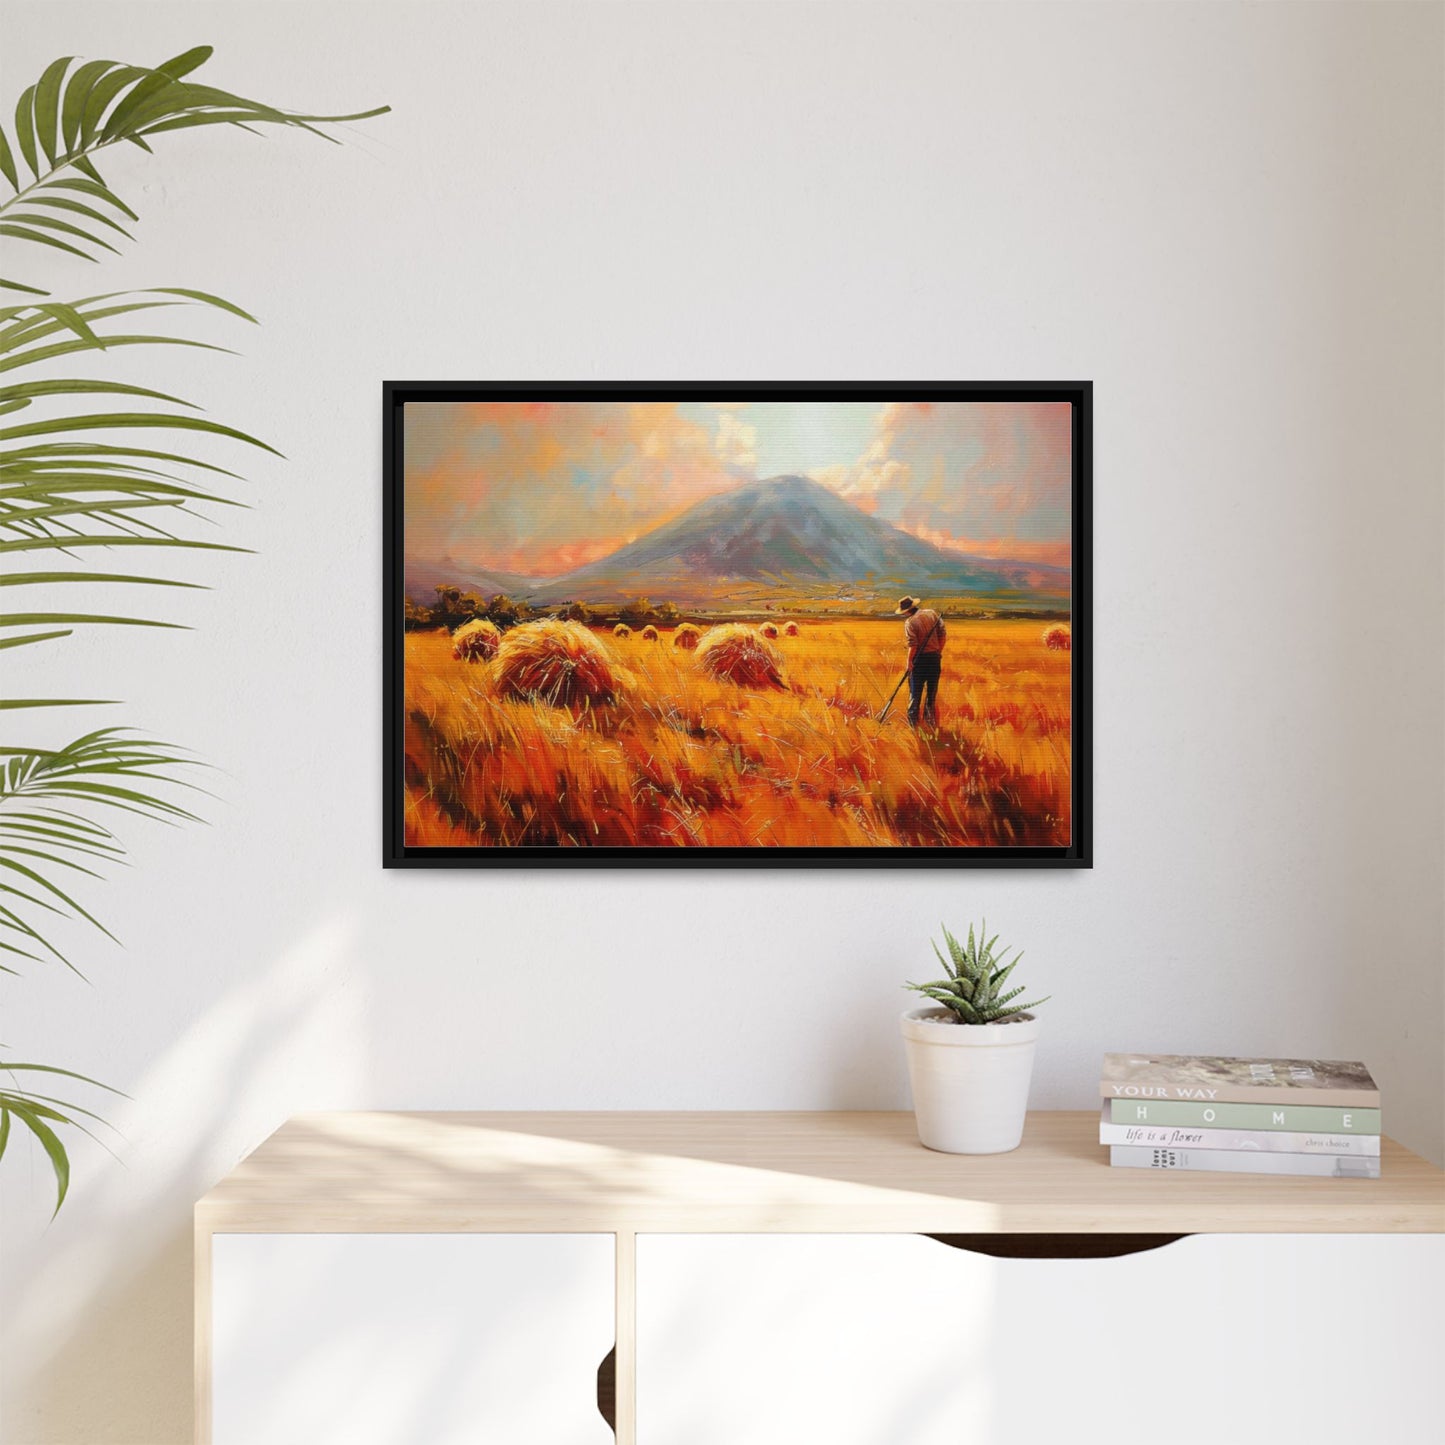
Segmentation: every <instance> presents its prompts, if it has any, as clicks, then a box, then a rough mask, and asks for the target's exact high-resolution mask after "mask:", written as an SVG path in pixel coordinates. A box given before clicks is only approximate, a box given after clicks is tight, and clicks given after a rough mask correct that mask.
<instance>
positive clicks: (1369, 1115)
mask: <svg viewBox="0 0 1445 1445" xmlns="http://www.w3.org/2000/svg"><path fill="white" fill-rule="evenodd" d="M1099 1092H1100V1094H1102V1095H1103V1098H1104V1108H1103V1112H1102V1114H1101V1115H1100V1119H1099V1142H1100V1143H1101V1144H1107V1145H1108V1146H1109V1162H1110V1164H1115V1165H1119V1166H1121V1167H1123V1168H1126V1169H1210V1170H1217V1171H1221V1172H1223V1173H1235V1174H1316V1175H1324V1176H1327V1177H1330V1178H1335V1179H1378V1178H1379V1177H1380V1091H1379V1090H1378V1089H1377V1088H1376V1087H1375V1081H1374V1080H1373V1079H1372V1078H1371V1077H1370V1071H1369V1070H1368V1069H1367V1068H1366V1067H1365V1066H1364V1065H1363V1064H1351V1063H1341V1062H1338V1061H1336V1060H1332V1059H1219V1058H1210V1057H1200V1056H1196V1055H1192V1054H1155V1055H1150V1056H1144V1055H1139V1054H1105V1055H1104V1075H1103V1078H1102V1080H1101V1081H1100V1084H1099Z"/></svg>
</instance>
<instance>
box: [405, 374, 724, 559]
mask: <svg viewBox="0 0 1445 1445" xmlns="http://www.w3.org/2000/svg"><path fill="white" fill-rule="evenodd" d="M405 425H406V463H407V464H406V476H405V494H406V519H407V525H406V552H407V559H408V561H419V562H438V561H443V560H444V561H447V562H451V563H454V564H457V565H458V566H467V567H471V568H473V569H475V570H478V571H483V572H514V573H519V574H521V575H523V576H528V577H545V576H556V575H559V574H561V573H563V572H568V571H571V570H572V569H573V568H574V567H579V566H581V565H583V564H584V563H586V562H590V561H593V560H594V559H596V558H598V557H602V556H605V555H607V553H609V552H611V551H613V550H615V549H616V548H617V547H619V546H622V545H623V544H625V543H626V542H628V541H631V540H632V539H633V538H634V537H636V536H639V535H640V534H641V533H643V532H645V531H647V530H649V529H650V528H652V527H655V526H657V525H658V524H660V523H661V522H664V521H666V520H667V519H668V518H669V517H671V516H674V515H676V514H677V513H678V512H681V511H683V510H684V509H685V508H687V507H689V506H691V505H692V504H693V503H694V502H697V501H700V500H701V499H702V498H704V497H707V496H711V495H712V494H713V493H715V492H719V491H723V490H725V489H726V488H728V487H731V486H735V485H737V483H738V481H739V480H742V479H744V478H745V477H746V476H747V475H748V473H747V471H746V465H747V463H748V461H749V460H750V438H749V436H748V435H747V433H748V431H749V430H750V429H748V428H742V427H739V428H736V429H734V430H733V431H731V432H729V433H728V435H727V444H726V445H723V443H722V436H721V435H719V436H717V437H715V436H714V433H713V432H712V430H711V429H709V428H708V427H705V426H702V425H700V424H698V423H697V422H694V421H689V420H688V419H686V418H685V417H683V416H681V415H679V413H678V409H677V406H676V404H675V403H673V402H637V403H616V402H438V403H411V404H408V406H407V408H406V417H405Z"/></svg>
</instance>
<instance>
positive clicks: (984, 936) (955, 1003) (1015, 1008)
mask: <svg viewBox="0 0 1445 1445" xmlns="http://www.w3.org/2000/svg"><path fill="white" fill-rule="evenodd" d="M943 941H944V942H945V943H946V944H947V945H948V956H947V957H946V958H945V957H944V955H943V954H942V953H941V952H940V951H939V947H938V945H937V944H936V943H935V944H934V945H933V951H934V953H936V954H938V961H939V963H941V964H942V965H943V968H944V972H945V973H946V974H947V977H946V978H940V979H936V980H935V981H934V982H933V983H910V984H905V985H904V987H905V988H911V989H913V990H914V991H915V992H916V993H921V994H924V995H926V996H927V997H928V998H931V999H932V1000H933V1001H934V1002H935V1003H941V1004H942V1005H943V1006H944V1008H946V1009H949V1010H951V1011H952V1013H953V1015H954V1019H955V1021H956V1022H958V1023H961V1024H997V1023H1005V1022H1007V1021H1008V1020H1009V1019H1011V1018H1017V1017H1018V1016H1019V1015H1020V1014H1022V1013H1024V1012H1025V1011H1027V1010H1028V1009H1032V1008H1037V1007H1038V1006H1039V1005H1040V1004H1042V1003H1047V1002H1048V999H1047V998H1041V999H1036V1000H1035V1001H1034V1002H1033V1003H1020V1004H1016V1003H1014V1002H1013V1000H1014V999H1016V998H1017V997H1018V996H1019V995H1020V994H1021V993H1023V991H1024V990H1023V989H1022V988H1012V989H1009V990H1008V992H1007V993H1005V992H1004V987H1003V986H1004V984H1005V983H1006V982H1007V980H1008V976H1009V974H1011V973H1012V972H1013V971H1014V968H1015V966H1016V965H1017V964H1018V961H1019V959H1021V958H1022V957H1023V953H1022V952H1019V953H1016V954H1015V955H1014V956H1013V958H1011V959H1010V960H1009V961H1008V962H1007V963H1005V962H1004V961H1003V959H1002V957H1001V955H1000V954H996V953H995V952H994V949H995V947H996V946H997V944H998V934H994V936H993V937H992V938H989V937H988V924H987V923H983V924H980V925H979V931H978V935H977V937H975V936H974V931H973V925H972V924H971V923H970V924H969V926H968V942H967V943H966V944H964V943H960V942H959V941H958V940H957V939H956V938H955V937H954V936H953V935H952V934H951V933H950V932H949V931H948V929H947V928H945V929H944V930H943Z"/></svg>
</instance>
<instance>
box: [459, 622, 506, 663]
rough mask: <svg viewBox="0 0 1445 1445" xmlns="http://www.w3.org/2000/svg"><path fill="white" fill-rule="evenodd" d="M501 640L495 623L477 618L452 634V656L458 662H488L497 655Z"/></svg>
mask: <svg viewBox="0 0 1445 1445" xmlns="http://www.w3.org/2000/svg"><path fill="white" fill-rule="evenodd" d="M501 640H502V634H501V633H500V632H498V631H497V627H496V624H495V623H492V622H488V621H487V619H486V618H485V617H475V618H473V619H472V620H471V621H470V622H464V623H462V625H461V626H460V627H459V628H457V630H456V631H455V632H454V633H452V656H453V657H454V658H456V660H457V661H458V662H486V661H487V659H488V658H492V657H495V656H496V655H497V644H498V643H499V642H501Z"/></svg>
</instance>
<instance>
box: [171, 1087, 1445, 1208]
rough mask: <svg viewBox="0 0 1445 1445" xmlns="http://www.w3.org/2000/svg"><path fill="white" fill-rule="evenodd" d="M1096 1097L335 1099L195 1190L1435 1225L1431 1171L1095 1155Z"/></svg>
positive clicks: (557, 1203)
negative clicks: (1011, 1135) (440, 1107)
mask: <svg viewBox="0 0 1445 1445" xmlns="http://www.w3.org/2000/svg"><path fill="white" fill-rule="evenodd" d="M1098 1127H1099V1116H1098V1114H1097V1112H1077V1113H1073V1112H1070V1113H1034V1114H1031V1115H1030V1116H1029V1121H1028V1127H1027V1129H1026V1130H1025V1133H1024V1140H1023V1144H1022V1145H1021V1147H1020V1148H1018V1149H1017V1150H1015V1151H1013V1152H1012V1153H1008V1154H995V1155H974V1156H964V1155H951V1154H937V1153H933V1152H932V1151H930V1150H927V1149H924V1148H923V1147H922V1146H921V1145H920V1144H919V1143H918V1138H917V1135H916V1133H915V1131H914V1125H913V1117H912V1115H911V1114H908V1113H710V1112H696V1113H603V1112H598V1113H477V1114H473V1113H335V1114H309V1115H301V1116H298V1117H297V1118H294V1119H292V1120H291V1121H289V1122H288V1123H287V1124H285V1125H283V1126H282V1127H281V1128H280V1129H278V1130H277V1131H276V1133H274V1134H273V1135H272V1136H271V1137H270V1138H269V1139H267V1140H266V1141H265V1143H263V1144H262V1145H261V1146H260V1147H259V1148H258V1149H256V1150H255V1152H254V1153H252V1154H250V1155H249V1156H248V1157H247V1158H245V1159H243V1160H242V1161H241V1163H240V1164H238V1165H237V1166H236V1168H235V1169H234V1170H233V1171H232V1172H231V1173H230V1174H229V1175H227V1176H226V1178H225V1179H223V1180H222V1181H221V1183H219V1184H218V1185H217V1186H216V1187H215V1188H214V1189H212V1190H211V1191H210V1192H209V1193H208V1194H207V1195H205V1197H204V1198H203V1199H202V1200H201V1201H200V1202H199V1204H198V1205H197V1206H196V1227H197V1229H198V1231H204V1232H209V1233H218V1232H220V1233H225V1232H249V1231H288V1232H289V1231H296V1232H312V1231H322V1232H325V1231H337V1232H369V1231H377V1232H390V1231H418V1232H424V1231H480V1232H489V1231H505V1230H523V1231H527V1230H539V1231H558V1232H569V1231H579V1232H584V1231H594V1230H595V1231H617V1232H619V1233H624V1234H637V1233H645V1232H648V1231H657V1232H692V1231H703V1232H712V1231H739V1232H756V1231H781V1232H786V1231H798V1232H805V1231H827V1232H835V1231H839V1232H841V1231H869V1232H871V1231H897V1232H909V1233H914V1232H916V1233H928V1234H943V1233H984V1234H1028V1233H1048V1234H1098V1233H1112V1234H1147V1233H1174V1234H1195V1233H1236V1234H1247V1233H1291V1234H1298V1233H1391V1232H1398V1233H1424V1232H1428V1233H1437V1232H1442V1231H1445V1174H1442V1173H1441V1171H1440V1170H1438V1169H1436V1168H1435V1167H1434V1166H1432V1165H1430V1164H1428V1163H1427V1162H1426V1161H1425V1160H1423V1159H1421V1158H1420V1156H1419V1155H1417V1154H1413V1153H1411V1152H1410V1151H1409V1150H1408V1149H1405V1148H1404V1147H1403V1146H1401V1145H1400V1144H1397V1143H1395V1142H1394V1141H1393V1140H1391V1139H1386V1140H1384V1141H1383V1144H1382V1177H1381V1178H1379V1179H1318V1178H1295V1177H1286V1176H1274V1175H1258V1174H1239V1175H1235V1174H1215V1173H1188V1172H1173V1171H1163V1170H1160V1171H1150V1170H1134V1169H1113V1168H1110V1167H1109V1163H1108V1150H1107V1149H1106V1148H1105V1147H1104V1146H1102V1145H1101V1144H1099V1142H1098Z"/></svg>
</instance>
